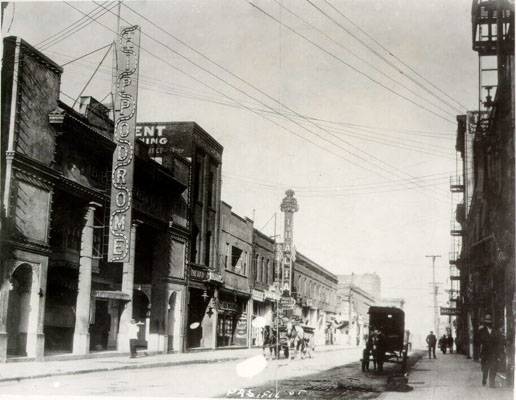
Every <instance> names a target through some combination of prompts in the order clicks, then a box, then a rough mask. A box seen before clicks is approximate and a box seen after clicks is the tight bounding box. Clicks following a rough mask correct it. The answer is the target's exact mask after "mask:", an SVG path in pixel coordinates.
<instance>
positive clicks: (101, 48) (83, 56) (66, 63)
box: [61, 43, 112, 67]
mask: <svg viewBox="0 0 516 400" xmlns="http://www.w3.org/2000/svg"><path fill="white" fill-rule="evenodd" d="M111 46H112V43H109V44H106V45H105V46H102V47H99V48H98V49H95V50H93V51H90V52H89V53H86V54H83V55H82V56H79V57H77V58H74V59H73V60H70V61H67V62H65V63H64V64H61V67H64V66H66V65H68V64H71V63H74V62H76V61H79V60H82V59H83V58H85V57H88V56H90V55H92V54H95V53H96V52H97V51H100V50H103V49H105V48H107V47H111Z"/></svg>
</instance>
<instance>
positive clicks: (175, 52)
mask: <svg viewBox="0 0 516 400" xmlns="http://www.w3.org/2000/svg"><path fill="white" fill-rule="evenodd" d="M124 6H125V7H126V8H127V6H126V5H124ZM130 10H132V9H130ZM139 15H141V14H139ZM145 18H146V17H145ZM124 21H125V22H127V23H130V22H129V21H127V20H124ZM147 21H150V20H148V19H147ZM150 22H151V24H153V25H154V26H156V27H157V28H158V29H160V30H161V31H164V32H166V33H167V34H168V35H169V36H171V37H172V38H174V39H176V40H177V41H179V42H180V43H181V44H184V45H185V46H187V47H188V48H190V49H192V51H195V52H196V53H197V54H199V55H201V56H202V57H203V58H205V59H206V60H208V61H210V62H211V63H213V64H215V65H217V66H218V67H219V68H221V69H223V70H224V71H225V72H227V73H229V74H231V75H232V76H234V77H236V78H237V79H239V80H240V81H242V82H244V83H246V84H247V85H248V86H250V87H252V88H253V89H255V90H257V91H259V92H260V93H261V94H263V95H265V96H266V97H267V98H269V99H271V100H273V101H274V102H276V103H278V104H282V103H281V102H279V101H278V100H277V99H275V98H273V97H272V96H270V95H269V94H267V93H265V92H264V91H263V90H261V89H259V88H257V87H256V86H254V85H253V84H251V83H249V82H248V81H246V80H244V79H243V78H241V77H239V76H238V75H236V74H234V73H233V72H231V71H229V70H228V69H226V68H225V67H223V66H221V65H220V64H218V63H216V62H214V61H212V60H211V59H210V58H209V57H207V56H205V55H204V54H202V53H201V52H199V51H197V50H195V49H193V48H192V47H191V46H189V45H187V44H186V43H185V42H184V41H181V40H180V39H177V38H176V37H175V36H174V35H172V34H170V33H169V32H167V31H165V30H164V29H163V28H161V27H159V26H158V25H156V24H155V23H154V22H152V21H150ZM142 34H143V35H144V36H146V37H149V38H150V39H151V40H153V41H155V42H156V43H158V44H160V45H162V46H163V47H165V48H167V49H168V50H170V51H171V52H172V53H174V54H176V55H178V56H180V57H181V58H183V59H185V60H186V61H187V62H189V63H190V64H192V65H194V66H196V67H197V68H199V69H201V70H202V71H204V72H206V73H208V74H209V75H210V76H212V77H214V78H215V79H217V80H220V81H222V82H223V83H225V84H227V85H229V86H230V87H232V88H233V89H235V90H236V91H238V92H240V93H242V94H243V95H245V96H247V97H249V98H251V99H253V100H255V101H257V102H259V103H260V104H262V105H264V106H265V107H267V108H269V109H270V110H272V111H274V112H276V111H277V110H275V109H274V108H272V107H270V106H269V105H268V104H266V103H264V102H262V101H261V100H259V99H257V98H256V97H254V96H251V95H250V94H249V93H247V92H246V91H244V90H242V89H240V88H238V87H236V86H235V85H233V84H232V83H230V82H228V81H227V80H225V79H223V78H221V77H220V76H218V75H216V74H214V73H213V72H211V71H210V70H208V69H206V68H205V67H203V66H201V65H199V64H198V63H196V62H194V61H192V60H191V59H189V58H188V57H186V56H184V55H183V54H182V53H180V52H178V51H177V50H174V49H172V48H171V47H170V46H168V45H167V44H165V43H163V42H161V41H160V40H158V39H155V38H153V37H152V36H150V35H148V34H145V33H142ZM224 96H225V95H224ZM282 105H283V106H284V107H286V108H287V109H288V110H290V111H291V112H293V113H295V114H296V115H298V116H300V117H302V116H301V115H300V114H299V113H297V112H296V111H294V110H292V109H291V108H289V107H288V106H286V105H284V104H282ZM285 118H286V119H288V120H289V121H290V122H293V123H294V124H296V125H297V126H299V127H301V128H302V129H303V130H305V131H307V132H309V133H311V134H313V135H315V136H317V137H318V138H320V139H322V140H324V141H325V142H328V143H329V144H331V145H333V146H335V147H338V148H340V149H342V150H343V151H345V152H346V153H348V154H349V155H351V156H353V157H355V158H358V159H360V160H362V161H364V162H366V163H369V161H368V160H367V159H365V158H363V157H362V156H359V155H357V154H355V153H353V152H351V151H350V150H348V149H346V148H344V147H342V146H340V145H338V144H336V143H335V142H332V141H330V140H328V139H326V138H324V137H323V136H321V135H319V134H318V133H316V132H314V131H312V130H310V129H308V128H307V127H305V126H303V125H301V124H299V123H298V122H297V121H295V120H293V119H292V118H289V117H285ZM308 122H309V123H311V124H312V125H314V126H316V127H317V128H319V129H322V130H325V129H324V128H321V127H320V126H318V125H316V124H315V123H313V122H311V121H308ZM325 131H326V132H327V133H328V134H330V135H331V136H334V137H335V138H337V140H340V141H342V142H344V143H346V144H347V145H348V146H351V147H354V149H355V150H358V151H359V152H362V153H365V154H367V155H368V156H369V157H372V158H373V159H375V160H377V161H379V162H381V163H383V164H385V165H388V164H386V163H385V162H384V161H383V160H380V159H378V158H376V157H375V156H372V155H370V154H369V153H367V152H364V151H363V150H361V149H360V148H358V147H356V146H353V145H351V144H350V143H348V142H346V141H344V140H342V138H339V137H338V136H335V135H333V134H332V133H331V132H329V131H327V130H325ZM345 160H346V161H347V162H349V163H351V164H353V165H355V166H357V167H359V168H362V169H367V170H369V171H371V172H374V173H377V174H378V171H375V170H371V169H369V168H367V167H365V166H364V165H360V164H357V163H355V162H352V161H351V160H349V159H345ZM388 166H389V167H390V168H394V167H392V166H390V165H388ZM377 168H378V166H377ZM394 169H395V168H394ZM382 171H385V169H383V168H382ZM385 172H387V171H385ZM387 173H389V172H387ZM390 173H391V174H392V172H390Z"/></svg>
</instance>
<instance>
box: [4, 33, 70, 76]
mask: <svg viewBox="0 0 516 400" xmlns="http://www.w3.org/2000/svg"><path fill="white" fill-rule="evenodd" d="M18 41H19V43H20V45H21V46H23V47H25V48H26V50H28V51H29V53H30V54H31V55H34V56H36V57H37V58H39V59H40V61H42V62H43V63H45V64H48V65H49V66H50V67H51V68H52V69H53V70H54V72H57V73H59V74H62V73H63V71H64V69H63V67H61V66H60V65H59V64H57V63H56V62H55V61H54V60H52V59H51V58H49V57H47V56H46V55H45V54H43V53H42V52H41V51H40V50H38V49H36V48H35V47H33V46H32V45H30V44H29V43H28V42H27V41H25V40H24V39H22V38H21V37H19V36H7V37H5V38H4V42H14V44H15V45H16V43H17V42H18Z"/></svg>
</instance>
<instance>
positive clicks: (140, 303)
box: [133, 290, 150, 348]
mask: <svg viewBox="0 0 516 400" xmlns="http://www.w3.org/2000/svg"><path fill="white" fill-rule="evenodd" d="M149 317H150V300H149V298H148V297H147V295H146V294H145V293H144V292H143V291H141V290H134V291H133V319H134V320H135V321H136V323H138V324H139V327H140V330H139V332H138V343H137V346H138V347H145V348H146V347H147V332H148V327H149Z"/></svg>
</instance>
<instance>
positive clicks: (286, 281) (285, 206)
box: [280, 189, 299, 295]
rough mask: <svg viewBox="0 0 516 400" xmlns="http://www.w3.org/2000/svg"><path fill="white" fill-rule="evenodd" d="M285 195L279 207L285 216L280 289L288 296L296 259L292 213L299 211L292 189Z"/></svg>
mask: <svg viewBox="0 0 516 400" xmlns="http://www.w3.org/2000/svg"><path fill="white" fill-rule="evenodd" d="M285 194H286V196H285V198H284V199H283V201H282V202H281V206H280V210H281V211H282V212H283V213H284V214H285V224H284V235H283V257H282V258H283V260H282V264H281V265H282V268H281V276H280V279H281V280H280V287H281V290H282V291H283V292H285V291H287V292H288V294H289V295H290V294H291V289H292V270H293V264H294V261H295V257H296V254H295V248H294V240H293V237H294V236H293V233H294V213H295V212H297V211H298V210H299V207H298V205H297V200H296V199H295V198H294V191H293V190H292V189H289V190H287V191H286V192H285Z"/></svg>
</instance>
